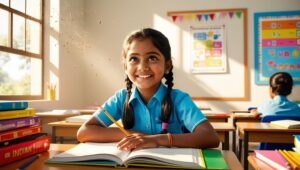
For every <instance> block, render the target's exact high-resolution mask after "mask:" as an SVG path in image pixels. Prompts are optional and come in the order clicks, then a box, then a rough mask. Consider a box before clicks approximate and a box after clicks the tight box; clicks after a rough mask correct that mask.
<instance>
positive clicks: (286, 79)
mask: <svg viewBox="0 0 300 170" xmlns="http://www.w3.org/2000/svg"><path fill="white" fill-rule="evenodd" d="M269 84H270V87H271V89H272V92H273V93H274V94H276V95H282V96H287V95H289V94H291V92H292V88H293V78H292V76H291V75H290V74H289V73H286V72H277V73H275V74H273V75H272V76H271V77H270V82H269Z"/></svg>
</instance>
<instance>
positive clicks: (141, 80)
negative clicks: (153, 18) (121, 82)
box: [125, 39, 170, 92]
mask: <svg viewBox="0 0 300 170" xmlns="http://www.w3.org/2000/svg"><path fill="white" fill-rule="evenodd" d="M125 60H126V61H125V72H126V74H127V75H128V77H129V79H130V80H131V81H132V82H133V83H134V84H135V85H136V86H137V88H138V89H139V91H140V92H143V91H148V92H149V91H151V92H155V91H156V90H157V88H158V86H159V84H160V82H161V80H162V78H163V76H164V74H165V72H166V70H168V69H169V68H167V67H170V66H169V65H170V64H166V62H165V57H164V56H163V54H162V53H161V52H160V51H159V50H158V49H157V48H156V47H155V46H154V45H153V43H152V41H151V40H149V39H145V40H140V41H139V40H134V41H133V42H132V43H131V44H130V45H129V49H128V52H127V55H126V59H125Z"/></svg>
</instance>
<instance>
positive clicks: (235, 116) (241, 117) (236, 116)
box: [231, 111, 261, 157]
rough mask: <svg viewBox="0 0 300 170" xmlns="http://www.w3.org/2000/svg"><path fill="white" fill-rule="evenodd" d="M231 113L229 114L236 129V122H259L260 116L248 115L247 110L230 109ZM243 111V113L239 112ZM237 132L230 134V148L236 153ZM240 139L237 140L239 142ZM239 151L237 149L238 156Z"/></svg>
mask: <svg viewBox="0 0 300 170" xmlns="http://www.w3.org/2000/svg"><path fill="white" fill-rule="evenodd" d="M232 112H233V113H232V114H231V118H232V122H233V126H234V128H235V129H236V123H238V122H260V120H261V118H260V117H254V116H250V114H249V112H248V111H232ZM240 113H244V114H240ZM236 134H237V132H234V133H233V134H232V150H233V152H235V153H237V148H236V136H237V135H236ZM240 143H241V141H240V140H239V144H240ZM240 155H241V151H240V150H239V154H238V157H240Z"/></svg>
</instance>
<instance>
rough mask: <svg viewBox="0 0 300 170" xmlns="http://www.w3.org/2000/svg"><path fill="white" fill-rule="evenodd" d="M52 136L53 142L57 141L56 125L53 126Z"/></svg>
mask: <svg viewBox="0 0 300 170" xmlns="http://www.w3.org/2000/svg"><path fill="white" fill-rule="evenodd" d="M51 138H52V143H56V127H55V126H53V127H52V136H51Z"/></svg>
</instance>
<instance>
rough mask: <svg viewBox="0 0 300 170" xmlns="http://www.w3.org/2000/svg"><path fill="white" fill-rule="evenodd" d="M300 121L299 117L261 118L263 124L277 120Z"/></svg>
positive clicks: (275, 116) (274, 116) (268, 116)
mask: <svg viewBox="0 0 300 170" xmlns="http://www.w3.org/2000/svg"><path fill="white" fill-rule="evenodd" d="M287 119H289V120H300V115H299V116H278V115H266V116H263V117H262V118H261V122H271V121H275V120H287Z"/></svg>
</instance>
